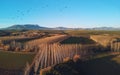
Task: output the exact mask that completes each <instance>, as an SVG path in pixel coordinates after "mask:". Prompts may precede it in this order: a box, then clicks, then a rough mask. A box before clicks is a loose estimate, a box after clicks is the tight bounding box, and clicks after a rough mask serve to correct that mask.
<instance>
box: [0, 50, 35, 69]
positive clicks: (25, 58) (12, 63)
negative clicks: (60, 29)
mask: <svg viewBox="0 0 120 75" xmlns="http://www.w3.org/2000/svg"><path fill="white" fill-rule="evenodd" d="M34 55H35V54H25V53H24V54H22V53H12V52H3V51H0V68H3V69H23V68H24V66H25V64H26V62H29V63H31V62H32V60H33V58H34Z"/></svg>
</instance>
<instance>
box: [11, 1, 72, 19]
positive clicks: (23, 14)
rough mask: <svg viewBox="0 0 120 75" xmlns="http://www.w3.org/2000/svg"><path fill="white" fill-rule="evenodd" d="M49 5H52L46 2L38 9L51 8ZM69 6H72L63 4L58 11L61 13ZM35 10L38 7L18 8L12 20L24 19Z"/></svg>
mask: <svg viewBox="0 0 120 75" xmlns="http://www.w3.org/2000/svg"><path fill="white" fill-rule="evenodd" d="M69 1H70V0H69ZM49 6H50V5H49V4H44V5H43V6H41V7H38V8H37V9H38V10H41V9H47V8H49ZM55 7H56V6H55ZM68 8H70V7H69V6H68V5H63V6H62V7H61V8H58V11H59V12H60V13H63V12H64V10H66V9H68ZM35 10H36V8H28V9H26V10H20V9H18V10H16V15H14V16H13V17H12V20H16V19H19V20H23V17H26V16H28V15H30V13H31V12H33V11H35Z"/></svg>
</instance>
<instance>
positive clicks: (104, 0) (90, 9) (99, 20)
mask: <svg viewBox="0 0 120 75" xmlns="http://www.w3.org/2000/svg"><path fill="white" fill-rule="evenodd" d="M14 24H39V25H40V26H45V27H58V26H64V27H74V28H77V27H83V28H88V27H101V26H110V27H120V0H0V28H3V27H8V26H11V25H14Z"/></svg>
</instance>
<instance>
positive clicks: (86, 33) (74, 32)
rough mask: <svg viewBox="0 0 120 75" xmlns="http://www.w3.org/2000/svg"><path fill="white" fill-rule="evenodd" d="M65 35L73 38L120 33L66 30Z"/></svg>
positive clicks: (118, 32) (118, 33) (117, 32)
mask: <svg viewBox="0 0 120 75" xmlns="http://www.w3.org/2000/svg"><path fill="white" fill-rule="evenodd" d="M64 32H65V33H67V34H69V35H74V36H76V35H77V36H80V35H83V36H84V35H85V36H89V35H101V34H109V35H120V31H110V30H108V31H107V30H66V31H64Z"/></svg>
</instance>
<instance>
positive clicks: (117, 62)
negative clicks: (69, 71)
mask: <svg viewBox="0 0 120 75" xmlns="http://www.w3.org/2000/svg"><path fill="white" fill-rule="evenodd" d="M81 65H82V70H83V71H84V73H85V74H84V75H120V56H118V55H106V54H104V55H99V56H98V57H97V58H95V59H92V60H88V61H85V62H84V63H82V64H81Z"/></svg>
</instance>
